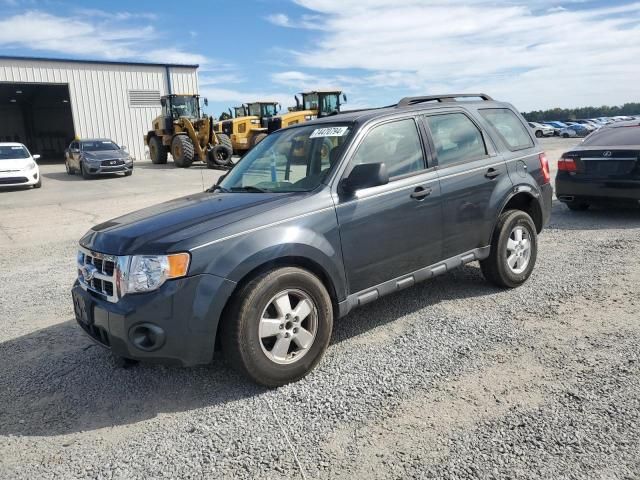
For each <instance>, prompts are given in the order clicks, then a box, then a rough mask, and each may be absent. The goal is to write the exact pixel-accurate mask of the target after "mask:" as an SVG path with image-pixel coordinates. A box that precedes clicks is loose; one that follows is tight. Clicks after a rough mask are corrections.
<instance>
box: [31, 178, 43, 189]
mask: <svg viewBox="0 0 640 480" xmlns="http://www.w3.org/2000/svg"><path fill="white" fill-rule="evenodd" d="M33 188H42V176H41V175H38V183H36V184H35V185H34V186H33Z"/></svg>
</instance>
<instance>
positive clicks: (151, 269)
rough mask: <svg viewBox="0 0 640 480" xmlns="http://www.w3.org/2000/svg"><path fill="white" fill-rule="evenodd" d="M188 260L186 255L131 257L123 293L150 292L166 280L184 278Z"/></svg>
mask: <svg viewBox="0 0 640 480" xmlns="http://www.w3.org/2000/svg"><path fill="white" fill-rule="evenodd" d="M190 259H191V258H190V256H189V254H188V253H176V254H173V255H134V256H132V257H131V263H130V264H129V271H128V273H127V280H126V284H125V292H124V293H141V292H150V291H152V290H157V289H158V288H160V287H161V286H162V284H163V283H164V282H166V281H167V280H170V279H172V278H180V277H184V276H185V275H186V274H187V271H188V270H189V261H190Z"/></svg>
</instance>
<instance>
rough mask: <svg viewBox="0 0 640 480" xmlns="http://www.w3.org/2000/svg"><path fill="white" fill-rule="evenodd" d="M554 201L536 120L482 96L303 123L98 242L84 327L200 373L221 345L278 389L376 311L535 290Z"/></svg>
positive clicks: (82, 263) (90, 262) (87, 248)
mask: <svg viewBox="0 0 640 480" xmlns="http://www.w3.org/2000/svg"><path fill="white" fill-rule="evenodd" d="M471 97H473V98H471ZM551 196H552V188H551V185H550V183H549V169H548V165H547V161H546V159H545V156H544V153H543V152H542V151H541V149H540V147H539V145H538V144H537V143H536V140H535V138H534V137H533V136H532V133H531V130H530V129H529V128H528V126H527V124H526V122H525V121H524V120H523V118H522V117H521V116H520V115H519V114H518V113H517V111H516V110H515V109H514V108H513V107H512V106H511V105H509V104H507V103H501V102H496V101H493V100H492V99H491V98H489V97H488V96H486V95H448V96H438V97H411V98H405V99H403V100H401V101H400V102H399V103H398V104H397V105H394V106H391V107H385V108H380V109H371V110H364V111H358V112H350V113H344V114H340V115H335V116H331V117H327V118H323V119H321V120H315V121H311V122H307V123H304V124H301V125H298V126H295V127H290V128H287V129H283V130H280V131H278V132H275V133H273V134H271V135H269V136H268V137H267V138H266V139H265V140H263V141H262V142H261V143H260V144H258V146H256V148H254V149H253V150H251V151H250V152H249V153H248V154H247V155H246V156H245V157H244V158H243V159H242V160H241V161H240V162H239V163H238V164H237V165H236V166H235V167H234V168H233V169H232V170H231V171H230V172H229V173H228V174H227V175H226V176H225V178H223V179H222V180H221V181H220V182H219V183H218V184H217V185H216V186H214V187H212V188H211V189H210V190H209V191H207V192H203V193H198V194H195V195H191V196H188V197H185V198H180V199H176V200H172V201H169V202H166V203H163V204H160V205H156V206H153V207H150V208H147V209H144V210H141V211H138V212H135V213H131V214H129V215H125V216H123V217H120V218H117V219H114V220H111V221H108V222H106V223H103V224H101V225H97V226H96V227H94V228H92V229H91V230H90V231H89V232H88V233H87V234H86V235H85V236H84V237H83V238H82V239H81V240H80V250H79V253H78V279H77V281H76V283H75V285H74V287H73V291H72V293H73V301H74V307H75V312H76V316H77V320H78V323H79V324H80V326H81V327H82V328H83V329H84V330H85V331H86V332H87V333H88V334H89V335H90V336H91V337H92V338H93V339H94V340H96V341H97V342H98V343H100V344H101V345H103V346H105V347H108V348H110V349H111V350H112V351H113V353H114V354H115V355H117V356H120V357H124V358H127V359H134V360H154V361H162V362H175V363H178V364H181V365H195V364H202V363H208V362H210V361H211V360H212V356H213V353H214V348H215V347H216V345H218V346H220V347H221V348H222V350H223V353H224V355H225V356H226V358H227V360H228V361H229V362H230V363H231V364H232V365H233V366H234V367H235V368H237V369H238V370H240V371H241V372H243V373H245V374H246V375H248V376H249V377H250V378H252V379H253V380H255V381H256V382H259V383H262V384H264V385H268V386H277V385H282V384H285V383H287V382H291V381H294V380H297V379H299V378H301V377H303V376H304V375H305V374H307V373H308V372H309V371H310V370H311V369H312V368H313V367H314V366H315V365H316V364H317V363H318V361H319V360H320V358H321V357H322V355H323V353H324V351H325V349H326V348H327V345H328V343H329V338H330V336H331V329H332V325H333V321H334V319H335V318H338V317H342V316H344V315H346V314H347V313H349V311H351V310H352V309H353V308H355V307H358V306H360V305H363V304H366V303H369V302H372V301H374V300H376V299H377V298H379V297H381V296H383V295H387V294H389V293H392V292H395V291H398V290H400V289H403V288H407V287H411V286H412V285H413V284H415V283H416V282H419V281H422V280H426V279H428V278H431V277H434V276H436V275H440V274H442V273H445V272H447V271H448V270H451V269H453V268H456V267H459V266H461V265H464V264H466V263H469V262H472V261H474V260H479V261H480V265H481V267H482V272H483V274H484V275H485V277H486V278H487V279H488V280H489V281H491V282H493V283H494V284H497V285H499V286H501V287H508V288H511V287H517V286H518V285H520V284H522V283H523V282H525V281H526V280H527V278H528V277H529V275H530V274H531V272H532V270H533V268H534V264H535V261H536V254H537V234H538V233H540V231H541V230H542V228H543V226H544V225H545V224H546V222H547V221H548V219H549V215H550V210H551Z"/></svg>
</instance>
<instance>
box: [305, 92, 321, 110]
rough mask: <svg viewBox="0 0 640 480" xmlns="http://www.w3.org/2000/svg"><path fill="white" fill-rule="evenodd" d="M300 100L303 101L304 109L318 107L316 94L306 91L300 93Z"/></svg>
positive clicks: (315, 108)
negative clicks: (305, 92)
mask: <svg viewBox="0 0 640 480" xmlns="http://www.w3.org/2000/svg"><path fill="white" fill-rule="evenodd" d="M302 101H303V103H304V109H305V110H317V109H318V94H317V93H307V94H303V95H302Z"/></svg>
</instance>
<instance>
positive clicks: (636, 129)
mask: <svg viewBox="0 0 640 480" xmlns="http://www.w3.org/2000/svg"><path fill="white" fill-rule="evenodd" d="M582 144H583V145H585V146H603V147H607V146H614V145H615V146H630V145H633V146H635V145H640V126H637V125H632V126H631V125H630V126H621V127H614V128H603V129H600V130H598V131H597V132H594V133H592V134H591V135H589V136H588V137H587V139H586V140H585V141H584V142H583V143H582Z"/></svg>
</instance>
